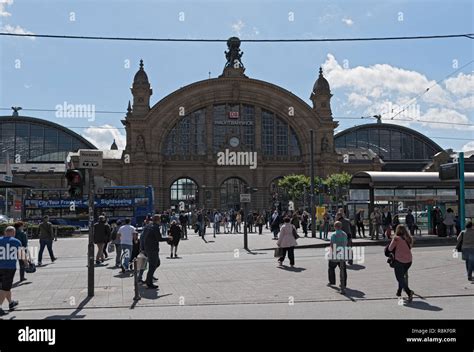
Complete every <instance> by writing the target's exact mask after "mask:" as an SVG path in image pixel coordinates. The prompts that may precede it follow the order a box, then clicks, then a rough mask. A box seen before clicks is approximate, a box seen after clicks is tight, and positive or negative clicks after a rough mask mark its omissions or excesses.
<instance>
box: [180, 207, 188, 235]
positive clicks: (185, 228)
mask: <svg viewBox="0 0 474 352" xmlns="http://www.w3.org/2000/svg"><path fill="white" fill-rule="evenodd" d="M179 223H180V225H181V231H182V235H181V236H182V238H183V240H187V239H188V217H187V216H186V214H185V213H184V212H181V214H180V215H179Z"/></svg>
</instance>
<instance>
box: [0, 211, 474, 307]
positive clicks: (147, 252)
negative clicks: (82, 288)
mask: <svg viewBox="0 0 474 352" xmlns="http://www.w3.org/2000/svg"><path fill="white" fill-rule="evenodd" d="M438 211H439V209H438V210H436V208H435V209H434V212H438ZM439 212H440V211H439ZM244 217H245V220H246V221H243V220H244ZM369 220H370V224H369V225H370V226H369V235H370V237H371V238H372V239H379V236H380V235H381V236H383V237H386V238H387V239H390V243H389V244H388V245H387V247H386V248H385V255H386V256H387V257H389V259H388V260H387V262H389V264H390V266H391V267H392V268H393V270H394V273H395V278H396V280H397V283H398V289H397V292H396V296H398V297H400V296H401V294H402V291H405V292H406V294H407V297H408V298H407V299H408V301H409V302H411V300H412V299H413V291H412V290H411V289H410V288H409V286H408V280H407V277H408V270H409V268H410V267H411V265H412V261H413V256H412V251H411V250H412V247H413V243H414V240H413V237H414V231H415V226H416V222H415V219H414V216H413V214H412V212H411V210H408V214H407V215H406V216H405V224H401V223H400V221H399V219H398V215H395V216H393V217H392V214H391V213H390V211H389V210H388V209H387V208H384V209H382V211H380V210H379V209H378V208H375V209H374V211H373V212H372V213H371V214H370V216H369ZM363 221H364V214H363V211H358V212H357V214H356V216H355V218H354V222H352V221H351V220H349V219H348V217H347V216H346V214H345V212H344V210H343V209H342V208H339V209H338V210H337V212H336V213H335V214H334V215H332V214H330V212H329V211H326V212H325V213H324V214H323V216H322V218H321V219H320V221H318V224H317V225H318V226H319V227H320V231H321V233H322V238H323V239H325V240H328V241H329V257H328V285H329V286H333V285H335V284H336V274H335V269H336V268H337V267H339V271H340V292H341V293H345V289H346V287H347V265H353V262H352V257H351V256H350V255H348V253H349V254H350V253H351V252H352V249H351V247H352V240H353V239H354V238H355V237H356V232H357V233H358V234H359V237H366V236H365V226H364V223H363ZM433 223H434V224H435V225H434V227H435V228H436V230H437V231H439V228H438V226H439V224H441V223H443V224H444V226H445V228H446V231H447V232H448V233H449V235H448V236H453V233H454V234H456V231H455V230H454V227H456V221H455V217H454V214H453V211H452V209H448V210H447V211H446V214H445V216H444V217H442V216H440V215H439V214H438V215H433ZM243 226H247V230H248V233H258V234H259V235H261V234H262V233H263V227H264V226H265V228H266V229H269V230H270V232H271V234H272V237H273V239H274V240H277V242H276V245H277V249H278V251H276V252H275V256H276V257H277V263H278V266H279V267H282V266H283V263H284V261H285V259H286V256H288V259H289V262H290V267H291V268H294V266H295V248H296V246H297V245H298V243H297V239H298V238H300V235H299V233H301V235H302V236H305V237H307V236H308V232H309V231H310V230H311V226H312V224H311V219H310V215H309V214H308V213H307V212H306V211H285V212H282V211H278V210H276V209H273V210H272V211H263V212H254V211H250V212H249V213H248V214H247V215H245V213H244V212H242V211H235V210H230V211H224V212H220V211H212V212H211V211H207V212H204V211H203V210H202V209H198V210H196V211H194V212H179V213H176V212H173V211H165V212H162V213H161V214H155V215H151V214H149V215H148V216H147V217H146V219H145V220H144V222H143V224H142V230H141V234H140V233H139V229H138V228H137V227H135V226H132V224H131V220H130V219H124V220H123V221H108V219H107V218H106V216H105V214H102V215H100V216H99V217H98V221H97V222H96V223H95V224H94V243H95V245H96V247H97V250H96V256H95V263H96V265H104V264H103V263H104V262H105V261H106V259H107V258H108V256H109V255H110V254H111V253H114V252H115V268H117V269H120V270H121V272H122V273H127V272H128V273H130V272H131V271H132V270H133V269H134V268H133V265H134V263H136V261H135V259H136V258H138V256H139V255H141V256H142V257H144V258H146V261H147V263H148V268H147V274H146V276H145V278H144V274H145V271H146V270H145V269H143V268H140V270H139V271H138V283H139V284H142V285H146V287H147V288H149V289H157V288H158V286H157V285H156V284H155V282H156V281H157V280H158V278H156V277H155V271H156V269H157V268H158V267H159V266H160V263H161V261H160V256H159V252H160V242H167V244H168V245H169V246H170V257H169V258H170V259H173V258H179V257H178V246H179V243H180V241H181V240H186V239H188V233H189V232H190V230H191V229H192V230H194V233H195V234H196V235H198V236H201V237H202V239H203V240H205V239H204V237H205V234H206V229H207V228H212V230H213V234H214V236H215V234H220V233H224V234H232V233H234V234H239V233H242V232H243ZM300 229H301V231H302V232H299V231H300ZM54 240H55V235H54V231H53V226H52V224H51V223H50V222H49V218H48V217H47V216H45V217H44V218H43V221H42V223H41V224H40V225H39V253H38V266H39V267H41V266H42V260H43V252H44V249H45V248H46V249H47V250H48V253H49V257H50V260H51V262H54V261H56V260H57V257H56V256H55V255H54V252H53V241H54ZM457 240H458V242H457V243H458V244H457V246H456V250H457V251H458V252H462V259H463V260H464V261H465V262H466V272H467V277H468V280H470V281H472V271H473V269H474V229H473V228H472V222H468V223H467V224H466V229H465V231H462V232H460V234H459V235H458V237H457ZM7 248H15V249H16V257H8V258H3V257H1V256H0V286H1V287H0V315H4V314H5V312H4V311H3V309H2V308H1V305H2V304H3V302H4V300H7V301H8V306H9V309H10V310H13V309H14V308H15V307H16V306H17V305H18V301H15V300H13V299H12V295H11V288H12V285H13V280H14V276H15V272H16V268H17V262H18V265H19V274H20V282H23V281H26V280H27V278H26V277H25V272H26V271H27V268H29V267H31V266H32V265H33V262H32V260H31V258H30V257H29V255H28V236H27V235H26V233H25V231H24V224H23V223H22V222H17V223H15V224H14V226H8V227H6V229H5V230H4V233H3V234H2V235H1V236H0V253H6V252H7V251H6V249H7ZM340 253H344V255H343V256H342V257H341V256H340Z"/></svg>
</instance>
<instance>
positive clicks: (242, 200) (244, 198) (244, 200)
mask: <svg viewBox="0 0 474 352" xmlns="http://www.w3.org/2000/svg"><path fill="white" fill-rule="evenodd" d="M250 199H251V197H250V193H243V194H241V195H240V203H250Z"/></svg>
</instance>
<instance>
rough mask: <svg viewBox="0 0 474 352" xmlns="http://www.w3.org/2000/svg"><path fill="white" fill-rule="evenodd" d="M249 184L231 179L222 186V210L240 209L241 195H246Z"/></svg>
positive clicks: (235, 178) (237, 179) (238, 179)
mask: <svg viewBox="0 0 474 352" xmlns="http://www.w3.org/2000/svg"><path fill="white" fill-rule="evenodd" d="M246 186H247V184H246V183H245V182H244V181H243V180H241V179H240V178H237V177H231V178H228V179H227V180H225V181H224V182H222V185H221V209H222V210H229V209H236V210H238V209H239V208H240V195H241V194H242V193H245V187H246Z"/></svg>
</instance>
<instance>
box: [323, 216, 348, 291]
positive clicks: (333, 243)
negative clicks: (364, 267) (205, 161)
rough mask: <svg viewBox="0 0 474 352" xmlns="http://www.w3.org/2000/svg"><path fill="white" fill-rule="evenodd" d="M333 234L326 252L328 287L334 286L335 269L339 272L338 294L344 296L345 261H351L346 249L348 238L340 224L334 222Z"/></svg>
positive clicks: (345, 282) (345, 284) (345, 280)
mask: <svg viewBox="0 0 474 352" xmlns="http://www.w3.org/2000/svg"><path fill="white" fill-rule="evenodd" d="M334 230H335V232H334V233H333V234H332V236H331V239H330V245H329V252H328V254H329V255H328V257H327V258H328V279H329V283H328V286H334V285H335V284H336V267H339V272H340V289H341V291H340V293H341V294H345V291H346V287H347V265H346V261H348V260H350V259H352V258H351V253H352V252H351V251H350V248H348V244H349V238H348V236H347V234H346V233H345V232H344V231H343V229H342V222H340V221H336V222H334Z"/></svg>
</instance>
